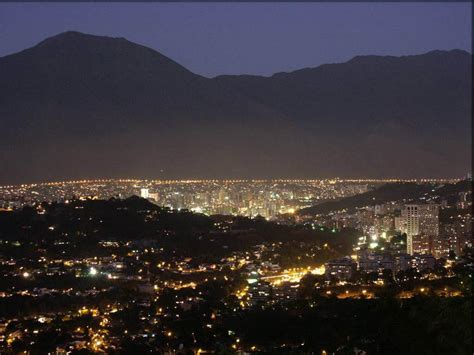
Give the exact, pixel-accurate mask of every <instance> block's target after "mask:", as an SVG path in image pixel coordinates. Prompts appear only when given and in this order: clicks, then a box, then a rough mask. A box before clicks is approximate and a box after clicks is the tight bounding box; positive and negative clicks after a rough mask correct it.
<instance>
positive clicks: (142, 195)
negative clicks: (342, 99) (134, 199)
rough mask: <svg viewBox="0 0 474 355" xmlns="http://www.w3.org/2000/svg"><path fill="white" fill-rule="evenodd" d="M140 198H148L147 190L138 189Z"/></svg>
mask: <svg viewBox="0 0 474 355" xmlns="http://www.w3.org/2000/svg"><path fill="white" fill-rule="evenodd" d="M140 197H142V198H148V197H149V190H148V189H140Z"/></svg>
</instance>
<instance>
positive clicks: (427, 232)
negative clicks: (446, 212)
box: [401, 203, 439, 254]
mask: <svg viewBox="0 0 474 355" xmlns="http://www.w3.org/2000/svg"><path fill="white" fill-rule="evenodd" d="M402 220H403V222H402V224H401V225H402V228H403V229H402V232H404V233H406V235H407V253H408V254H413V253H415V252H422V253H426V252H429V250H430V246H429V245H430V243H429V240H430V238H432V239H434V238H437V237H438V236H439V205H436V204H431V203H430V204H419V205H415V204H410V205H405V207H404V208H403V210H402ZM414 236H417V237H416V238H415V247H416V248H417V249H420V250H414V248H413V246H414V244H413V237H414ZM427 241H428V242H427ZM426 245H428V248H427V249H426Z"/></svg>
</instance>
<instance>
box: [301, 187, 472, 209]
mask: <svg viewBox="0 0 474 355" xmlns="http://www.w3.org/2000/svg"><path fill="white" fill-rule="evenodd" d="M463 191H472V182H471V181H469V180H463V181H460V182H458V183H456V184H446V185H432V184H415V183H395V184H386V185H383V186H381V187H379V188H377V189H375V190H372V191H368V192H365V193H363V194H359V195H354V196H350V197H346V198H342V199H340V200H337V201H328V202H324V203H321V204H319V205H316V206H312V207H308V208H304V209H301V210H300V211H298V214H299V215H301V216H311V215H317V214H326V213H330V212H333V211H340V210H344V209H345V210H354V209H355V208H360V207H365V206H374V205H379V204H383V203H387V202H391V201H396V202H411V201H415V202H416V201H418V200H419V199H420V198H421V197H425V198H426V197H433V198H435V199H436V200H438V202H439V200H440V199H447V198H449V197H450V196H453V195H457V194H458V193H459V192H463Z"/></svg>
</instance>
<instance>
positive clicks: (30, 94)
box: [0, 32, 472, 183]
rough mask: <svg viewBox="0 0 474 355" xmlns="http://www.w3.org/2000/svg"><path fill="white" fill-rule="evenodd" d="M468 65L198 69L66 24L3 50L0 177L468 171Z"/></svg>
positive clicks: (359, 63)
mask: <svg viewBox="0 0 474 355" xmlns="http://www.w3.org/2000/svg"><path fill="white" fill-rule="evenodd" d="M471 63H472V55H471V54H470V53H468V52H465V51H461V50H451V51H432V52H428V53H425V54H421V55H411V56H402V57H392V56H372V55H369V56H358V57H355V58H353V59H351V60H349V61H347V62H345V63H336V64H325V65H321V66H318V67H315V68H305V69H301V70H297V71H293V72H289V73H277V74H274V75H272V76H270V77H264V76H250V75H223V76H218V77H215V78H206V77H203V76H200V75H197V74H195V73H192V72H191V71H189V70H187V69H186V68H184V67H183V66H181V65H180V64H178V63H176V62H174V61H173V60H171V59H170V58H167V57H166V56H164V55H162V54H160V53H159V52H157V51H155V50H153V49H150V48H147V47H144V46H141V45H138V44H135V43H132V42H130V41H127V40H126V39H124V38H111V37H102V36H94V35H89V34H83V33H79V32H65V33H62V34H59V35H57V36H54V37H51V38H48V39H46V40H44V41H42V42H40V43H39V44H37V45H36V46H34V47H32V48H28V49H26V50H24V51H21V52H19V53H15V54H12V55H8V56H5V57H1V58H0V78H1V79H0V130H1V132H2V133H3V134H2V139H1V140H0V183H19V182H31V181H45V180H60V179H76V178H94V177H112V178H117V177H141V178H273V177H278V178H324V177H334V176H338V177H374V178H375V177H402V178H403V177H410V178H412V177H420V178H422V177H456V176H462V175H465V173H466V172H468V171H470V170H471V167H470V161H471V87H472V80H471V72H472V65H471Z"/></svg>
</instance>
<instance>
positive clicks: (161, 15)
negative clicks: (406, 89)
mask: <svg viewBox="0 0 474 355" xmlns="http://www.w3.org/2000/svg"><path fill="white" fill-rule="evenodd" d="M66 30H76V31H81V32H86V33H91V34H98V35H108V36H113V37H125V38H127V39H129V40H130V41H133V42H136V43H140V44H144V45H146V46H149V47H151V48H154V49H156V50H158V51H159V52H161V53H163V54H165V55H167V56H169V57H170V58H172V59H173V60H175V61H177V62H179V63H180V64H182V65H184V66H185V67H186V68H188V69H190V70H192V71H194V72H195V73H198V74H202V75H205V76H211V77H212V76H216V75H219V74H242V73H248V74H262V75H269V74H272V73H275V72H279V71H290V70H294V69H299V68H302V67H314V66H317V65H320V64H323V63H331V62H341V61H346V60H348V59H350V58H352V57H353V56H355V55H360V54H380V55H404V54H419V53H424V52H427V51H430V50H433V49H453V48H459V49H465V50H469V51H471V9H470V4H469V3H451V4H448V3H418V4H389V3H382V4H373V3H370V4H369V3H367V4H362V3H354V4H342V3H337V4H326V3H309V4H279V3H275V4H245V3H236V4H230V3H224V4H214V3H201V4H164V3H163V4H160V3H148V4H78V3H71V4H26V3H23V4H0V56H4V55H7V54H10V53H14V52H18V51H20V50H22V49H25V48H28V47H31V46H33V45H35V44H36V43H37V42H39V41H41V40H43V39H44V38H46V37H50V36H53V35H55V34H57V33H60V32H63V31H66Z"/></svg>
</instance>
